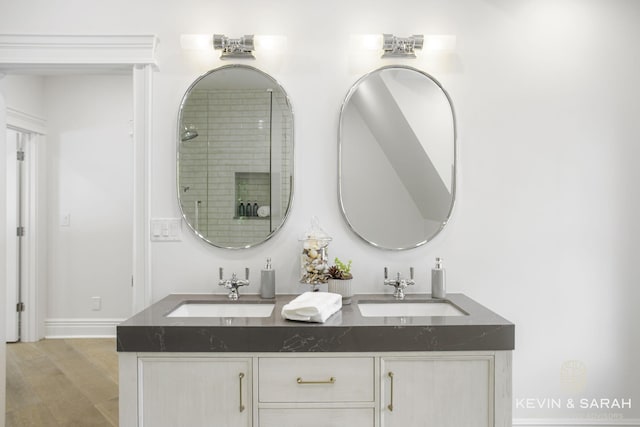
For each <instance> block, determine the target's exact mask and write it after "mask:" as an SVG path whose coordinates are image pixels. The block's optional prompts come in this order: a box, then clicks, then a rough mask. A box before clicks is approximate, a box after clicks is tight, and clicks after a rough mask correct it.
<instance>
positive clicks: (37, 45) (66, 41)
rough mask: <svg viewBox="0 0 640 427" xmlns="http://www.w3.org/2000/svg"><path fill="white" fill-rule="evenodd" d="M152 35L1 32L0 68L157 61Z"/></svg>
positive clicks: (138, 63) (117, 64) (116, 64)
mask: <svg viewBox="0 0 640 427" xmlns="http://www.w3.org/2000/svg"><path fill="white" fill-rule="evenodd" d="M157 44H158V38H157V37H156V36H155V35H44V34H40V35H38V34H0V69H5V70H6V69H8V70H11V69H14V68H21V67H23V66H24V65H25V64H28V65H29V67H30V68H33V67H34V66H43V67H46V66H64V65H82V66H89V67H90V66H105V65H107V66H108V65H112V66H133V65H149V64H150V65H154V66H156V65H157V62H156V46H157Z"/></svg>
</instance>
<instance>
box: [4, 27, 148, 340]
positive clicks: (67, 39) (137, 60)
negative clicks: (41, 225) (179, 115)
mask: <svg viewBox="0 0 640 427" xmlns="http://www.w3.org/2000/svg"><path fill="white" fill-rule="evenodd" d="M157 43H158V39H157V37H156V36H155V35H30V34H20V35H18V34H8V35H0V73H2V72H4V73H15V74H21V73H25V72H36V73H37V72H38V71H40V72H43V73H44V72H46V71H49V70H56V71H58V72H64V71H74V72H77V71H89V70H96V69H98V70H102V69H105V70H114V71H122V70H125V71H130V72H131V73H132V77H133V87H132V95H133V144H134V152H133V212H132V216H133V241H132V257H133V263H132V267H133V271H132V287H133V295H132V313H135V312H138V311H140V310H142V309H143V308H145V307H147V306H149V305H150V303H151V280H150V279H151V255H150V243H149V242H150V235H149V233H150V231H149V227H148V226H147V224H149V215H150V194H151V191H150V170H151V168H150V160H151V134H152V127H151V126H152V101H153V74H154V71H156V70H157V62H156V47H157ZM6 110H7V111H6V113H7V119H8V120H7V125H11V126H14V127H16V126H17V127H20V128H23V129H25V130H29V131H32V132H37V133H41V134H46V129H43V126H44V124H43V123H42V122H40V123H38V121H37V120H36V121H35V124H36V126H41V127H40V128H39V131H38V129H33V128H32V125H34V121H33V116H29V115H28V114H25V113H22V112H19V111H16V110H12V111H9V109H8V108H6ZM0 113H2V112H0ZM9 120H11V122H9ZM0 243H1V242H0ZM29 282H31V281H29ZM27 286H29V284H27ZM0 292H5V293H6V290H5V289H0ZM36 293H37V287H34V288H33V289H25V294H26V295H29V298H30V299H32V298H37V295H35V294H36ZM26 303H36V300H34V301H26ZM42 309H43V308H38V310H32V311H41V310H42ZM45 314H46V313H44V312H42V313H39V316H37V315H36V317H35V318H34V317H33V316H29V318H27V319H25V328H24V332H25V333H24V335H25V336H24V340H25V341H36V340H38V339H40V338H42V337H43V336H44V335H43V334H44V326H40V327H38V324H37V323H36V322H40V323H44V322H43V320H44V316H45ZM25 317H26V316H25ZM38 317H39V318H38ZM40 320H42V321H40ZM32 322H34V323H35V324H33V325H32V324H31V323H32ZM38 330H40V331H38ZM41 334H42V335H41Z"/></svg>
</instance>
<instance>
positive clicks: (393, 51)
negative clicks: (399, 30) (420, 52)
mask: <svg viewBox="0 0 640 427" xmlns="http://www.w3.org/2000/svg"><path fill="white" fill-rule="evenodd" d="M423 45H424V36H423V35H422V34H414V35H412V36H410V37H397V36H394V35H393V34H383V35H382V49H383V50H384V53H383V54H382V58H415V57H416V53H415V51H416V49H422V46H423Z"/></svg>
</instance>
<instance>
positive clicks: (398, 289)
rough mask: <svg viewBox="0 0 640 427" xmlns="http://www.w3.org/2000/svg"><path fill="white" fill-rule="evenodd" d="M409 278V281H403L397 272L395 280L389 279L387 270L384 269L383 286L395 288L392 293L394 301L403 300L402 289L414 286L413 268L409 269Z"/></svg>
mask: <svg viewBox="0 0 640 427" xmlns="http://www.w3.org/2000/svg"><path fill="white" fill-rule="evenodd" d="M409 277H410V279H408V280H407V279H403V278H402V276H401V275H400V272H398V274H397V276H396V278H395V279H389V270H388V269H387V267H385V268H384V284H385V285H387V286H393V287H394V288H395V291H394V292H393V297H394V298H395V299H404V289H405V288H406V287H407V286H411V285H415V284H416V282H415V281H414V280H413V267H409Z"/></svg>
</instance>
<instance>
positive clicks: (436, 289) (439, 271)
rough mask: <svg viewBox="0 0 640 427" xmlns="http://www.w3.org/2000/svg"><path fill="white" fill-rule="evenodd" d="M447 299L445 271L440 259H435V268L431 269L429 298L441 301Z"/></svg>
mask: <svg viewBox="0 0 640 427" xmlns="http://www.w3.org/2000/svg"><path fill="white" fill-rule="evenodd" d="M446 297H447V284H446V276H445V269H444V268H443V267H442V258H436V266H435V268H432V269H431V298H438V299H443V298H446Z"/></svg>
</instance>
